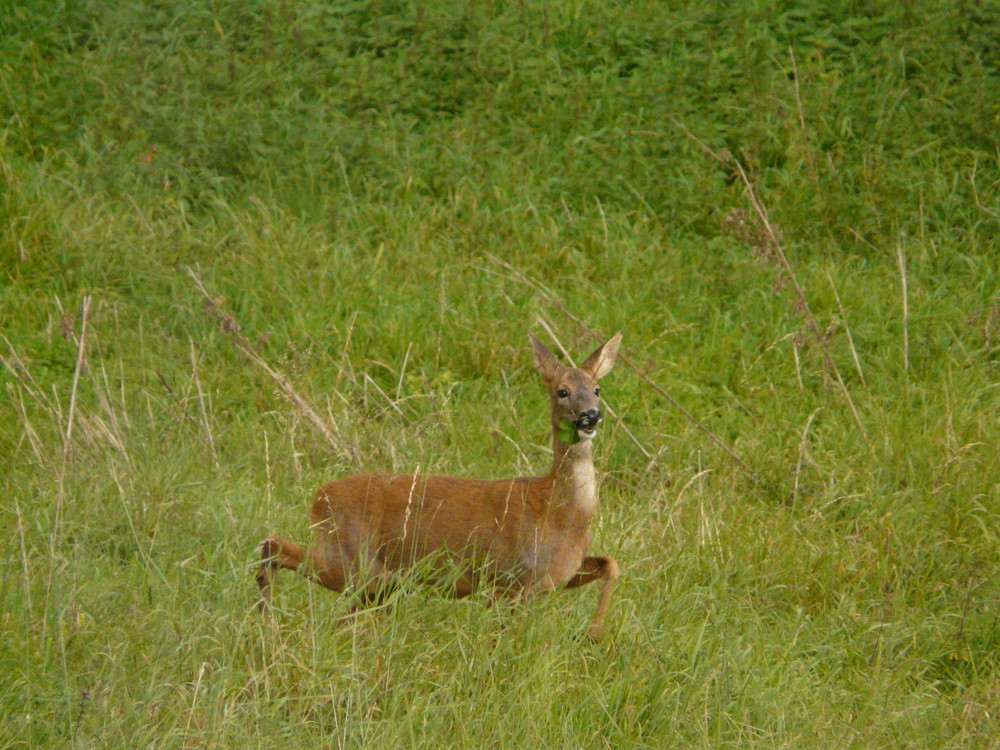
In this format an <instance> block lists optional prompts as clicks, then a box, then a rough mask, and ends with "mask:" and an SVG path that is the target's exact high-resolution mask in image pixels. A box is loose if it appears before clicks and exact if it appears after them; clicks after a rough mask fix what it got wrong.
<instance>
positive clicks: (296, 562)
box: [257, 536, 305, 611]
mask: <svg viewBox="0 0 1000 750" xmlns="http://www.w3.org/2000/svg"><path fill="white" fill-rule="evenodd" d="M304 558H305V550H304V549H303V548H302V547H301V546H299V545H298V544H293V543H292V542H289V541H286V540H284V539H279V538H278V537H276V536H269V537H268V538H267V539H265V540H264V541H263V542H261V543H260V559H261V562H260V568H258V570H257V586H259V587H260V604H259V606H260V609H261V611H264V610H266V609H267V605H268V603H269V602H270V601H271V580H272V579H273V577H274V575H275V574H276V573H277V572H278V568H287V569H289V570H298V568H299V566H300V565H301V564H302V561H303V559H304Z"/></svg>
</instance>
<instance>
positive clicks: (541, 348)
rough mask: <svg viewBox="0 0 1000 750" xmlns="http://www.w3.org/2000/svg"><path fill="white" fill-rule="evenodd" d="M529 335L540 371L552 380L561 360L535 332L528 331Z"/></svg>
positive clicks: (546, 378) (536, 365)
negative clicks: (546, 346)
mask: <svg viewBox="0 0 1000 750" xmlns="http://www.w3.org/2000/svg"><path fill="white" fill-rule="evenodd" d="M528 336H530V337H531V348H532V349H533V350H534V352H535V367H537V368H538V372H540V373H541V374H542V377H543V378H544V379H545V380H552V378H553V377H555V374H556V370H558V369H559V367H560V364H559V360H558V359H556V355H555V354H553V353H552V352H550V351H549V350H548V349H546V348H545V344H543V343H542V342H541V341H539V340H538V338H537V337H536V336H535V334H533V333H532V332H531V331H528Z"/></svg>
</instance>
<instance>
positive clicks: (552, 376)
mask: <svg viewBox="0 0 1000 750" xmlns="http://www.w3.org/2000/svg"><path fill="white" fill-rule="evenodd" d="M531 340H532V345H533V347H534V353H535V363H536V365H537V367H538V370H539V372H540V373H541V375H542V379H543V381H544V382H545V387H546V390H547V391H548V393H549V400H550V403H551V407H552V427H553V433H554V437H553V447H554V451H553V454H554V455H553V462H552V469H551V471H550V472H549V473H548V474H546V475H545V476H542V477H531V478H517V479H505V480H501V481H489V480H483V479H463V478H459V477H451V476H429V475H423V474H355V475H353V476H349V477H345V478H343V479H338V480H335V481H332V482H328V483H327V484H324V485H323V486H322V487H320V488H319V490H318V491H317V492H316V496H315V498H314V500H313V506H312V514H311V517H312V523H313V528H314V530H315V543H314V545H313V547H312V549H311V550H309V551H308V552H307V551H306V550H305V549H303V548H302V547H301V546H299V545H297V544H293V543H291V542H288V541H286V540H284V539H279V538H277V537H273V536H271V537H268V538H267V539H265V540H264V541H263V543H262V544H261V555H262V564H261V567H260V570H259V572H258V574H257V582H258V584H259V586H260V591H261V606H262V607H266V605H267V602H268V600H269V598H270V589H271V580H272V578H273V576H274V574H275V572H276V571H277V569H278V568H288V569H291V570H297V569H300V568H302V567H303V564H304V565H305V567H304V569H303V572H304V573H305V574H306V575H307V576H309V577H310V578H311V579H312V580H314V581H316V582H317V583H319V584H321V585H322V586H325V587H326V588H328V589H332V590H334V591H344V590H345V589H347V588H348V587H351V588H354V589H356V590H358V591H359V593H361V594H362V596H363V597H364V598H365V599H370V598H377V597H378V595H379V593H380V590H381V588H382V587H384V586H385V585H386V584H387V583H388V582H389V581H390V580H391V578H392V576H393V574H395V573H397V572H399V571H404V570H406V569H408V568H411V567H413V566H414V565H416V564H418V563H426V564H427V569H428V570H430V571H431V576H432V578H433V577H435V576H436V577H438V578H442V579H447V580H448V581H449V583H451V584H452V585H453V587H454V588H453V593H454V594H455V595H456V596H460V597H462V596H467V595H469V594H471V593H472V592H473V591H475V590H477V589H479V588H480V587H484V586H488V587H490V588H491V590H492V591H493V592H494V596H504V595H506V596H519V597H522V598H527V597H530V596H533V595H535V594H537V593H541V592H544V591H548V590H551V589H555V588H560V587H566V588H575V587H577V586H582V585H583V584H586V583H590V582H591V581H595V580H601V581H602V587H601V593H600V597H599V600H598V606H597V610H596V612H595V613H594V616H593V619H592V620H591V624H590V628H589V630H588V632H589V634H590V635H591V636H592V637H595V638H596V637H598V636H599V635H600V634H601V632H602V630H603V622H604V616H605V614H606V612H607V610H608V606H609V604H610V601H611V591H612V589H613V588H614V585H615V581H616V579H617V578H618V564H617V563H616V562H615V561H614V560H613V559H611V558H610V557H590V556H587V551H588V549H589V547H590V543H591V532H590V521H591V519H592V518H593V516H594V514H595V513H596V511H597V490H596V486H595V480H594V465H593V459H592V453H591V449H592V440H591V439H588V438H586V437H585V438H583V439H581V440H579V442H575V443H573V444H567V443H566V442H564V441H563V438H562V437H560V429H559V428H560V424H561V423H563V422H566V421H568V422H572V423H576V422H578V421H579V420H580V419H581V416H582V415H586V414H589V415H591V416H592V417H593V415H596V414H598V411H597V410H598V404H599V401H598V398H597V395H596V393H595V389H596V382H597V380H598V378H600V377H602V376H603V375H605V374H607V372H608V371H609V370H610V369H611V366H612V365H613V364H614V360H615V356H616V355H617V353H618V347H619V345H620V342H621V334H620V333H619V334H615V336H613V337H612V338H611V339H610V340H609V341H607V342H606V343H605V344H603V345H602V346H601V347H599V348H598V349H597V350H596V351H595V352H594V353H593V354H592V355H591V356H590V357H589V358H588V359H587V360H586V361H585V362H584V363H583V364H582V365H580V366H579V367H566V366H564V365H562V364H561V363H559V361H558V360H557V359H556V358H555V356H554V355H553V354H552V353H551V352H550V351H549V350H548V349H546V348H545V346H544V345H542V343H541V342H540V341H538V339H536V338H535V337H534V336H532V337H531ZM560 393H563V394H564V395H562V396H561V395H560ZM597 418H598V419H599V417H597ZM593 426H594V427H595V428H596V423H595V424H594V425H593Z"/></svg>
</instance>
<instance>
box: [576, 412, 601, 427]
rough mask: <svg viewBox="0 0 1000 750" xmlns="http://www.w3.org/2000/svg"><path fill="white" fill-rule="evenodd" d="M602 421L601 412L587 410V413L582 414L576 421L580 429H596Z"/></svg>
mask: <svg viewBox="0 0 1000 750" xmlns="http://www.w3.org/2000/svg"><path fill="white" fill-rule="evenodd" d="M600 421H601V412H599V411H598V410H597V409H587V411H583V412H580V418H579V419H578V420H576V424H577V426H578V427H596V426H597V423H598V422H600Z"/></svg>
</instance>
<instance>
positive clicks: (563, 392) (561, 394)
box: [556, 388, 569, 398]
mask: <svg viewBox="0 0 1000 750" xmlns="http://www.w3.org/2000/svg"><path fill="white" fill-rule="evenodd" d="M556 395H557V396H558V397H559V398H567V397H568V396H569V391H567V390H566V389H565V388H560V389H559V390H558V391H556Z"/></svg>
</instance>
